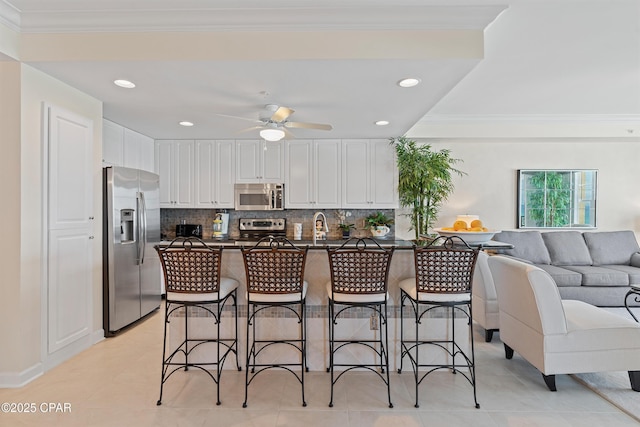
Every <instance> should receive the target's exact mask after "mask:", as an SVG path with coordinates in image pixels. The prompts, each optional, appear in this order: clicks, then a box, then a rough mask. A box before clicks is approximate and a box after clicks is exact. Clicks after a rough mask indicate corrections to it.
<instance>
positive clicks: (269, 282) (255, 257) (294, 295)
mask: <svg viewBox="0 0 640 427" xmlns="http://www.w3.org/2000/svg"><path fill="white" fill-rule="evenodd" d="M308 249H309V248H308V247H305V248H298V247H296V246H294V245H293V244H292V243H291V242H290V241H289V240H287V239H286V238H284V237H265V238H263V239H261V240H260V241H258V243H257V244H256V245H255V246H253V247H252V248H249V249H245V248H242V257H243V259H244V265H245V271H246V276H247V304H248V312H247V352H246V356H247V365H246V377H245V394H244V403H243V404H242V407H243V408H246V407H247V400H248V395H249V384H251V382H252V381H253V380H254V378H255V377H256V376H257V375H258V374H259V373H260V372H263V371H266V370H268V369H274V368H280V369H284V370H286V371H289V372H291V373H292V374H293V375H294V376H295V377H296V379H297V380H298V382H299V383H300V384H301V386H302V406H307V402H306V401H305V397H304V373H305V371H307V372H308V371H309V368H308V367H307V348H306V339H307V332H306V330H307V321H306V314H305V298H306V295H307V288H308V286H309V285H308V283H307V282H306V281H305V280H304V267H305V262H306V259H307V251H308ZM276 309H284V310H286V311H287V312H289V313H290V314H293V317H294V318H295V319H297V321H298V324H299V325H300V330H299V333H298V336H297V337H291V338H277V339H275V338H274V339H260V338H258V337H257V336H256V335H257V331H256V323H257V322H258V321H259V319H260V317H261V316H259V314H261V313H265V314H266V311H265V310H276ZM288 346H289V347H292V348H294V349H295V351H296V352H300V361H299V362H283V363H278V362H272V363H258V357H259V356H260V355H261V354H263V351H265V353H266V355H263V356H262V357H263V358H264V357H266V356H268V355H269V352H268V351H267V349H271V350H272V351H273V350H276V349H285V348H287V347H288ZM295 367H300V374H298V373H297V372H296V371H294V370H293V369H292V368H295ZM249 371H251V372H249Z"/></svg>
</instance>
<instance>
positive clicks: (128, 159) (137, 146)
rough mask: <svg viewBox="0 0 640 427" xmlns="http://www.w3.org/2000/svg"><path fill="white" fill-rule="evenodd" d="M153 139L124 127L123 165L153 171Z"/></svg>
mask: <svg viewBox="0 0 640 427" xmlns="http://www.w3.org/2000/svg"><path fill="white" fill-rule="evenodd" d="M153 142H154V141H153V139H152V138H149V137H148V136H145V135H143V134H141V133H138V132H135V131H132V130H131V129H127V128H124V166H125V167H127V168H133V169H142V170H145V171H149V172H154V171H155V167H154V144H153Z"/></svg>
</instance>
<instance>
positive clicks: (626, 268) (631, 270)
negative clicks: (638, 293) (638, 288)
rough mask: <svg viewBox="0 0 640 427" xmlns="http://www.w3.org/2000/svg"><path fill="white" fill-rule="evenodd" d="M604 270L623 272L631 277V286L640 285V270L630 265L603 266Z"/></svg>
mask: <svg viewBox="0 0 640 427" xmlns="http://www.w3.org/2000/svg"><path fill="white" fill-rule="evenodd" d="M601 267H603V268H609V269H611V270H618V271H622V272H623V273H626V274H628V275H629V285H640V268H638V267H632V266H630V265H618V264H615V265H602V266H601Z"/></svg>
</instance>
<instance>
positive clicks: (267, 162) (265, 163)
mask: <svg viewBox="0 0 640 427" xmlns="http://www.w3.org/2000/svg"><path fill="white" fill-rule="evenodd" d="M283 164H284V144H283V141H275V142H268V141H264V140H252V141H244V140H243V141H236V182H239V183H245V182H276V183H282V182H284V173H283V172H284V166H283Z"/></svg>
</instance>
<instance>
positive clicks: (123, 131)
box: [102, 120, 156, 172]
mask: <svg viewBox="0 0 640 427" xmlns="http://www.w3.org/2000/svg"><path fill="white" fill-rule="evenodd" d="M154 151H155V150H154V141H153V139H151V138H149V137H148V136H145V135H143V134H141V133H138V132H134V131H132V130H131V129H127V128H125V127H124V126H121V125H119V124H117V123H114V122H112V121H109V120H103V121H102V163H103V165H104V166H124V167H127V168H133V169H142V170H145V171H149V172H155V171H156V169H155V164H154Z"/></svg>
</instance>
